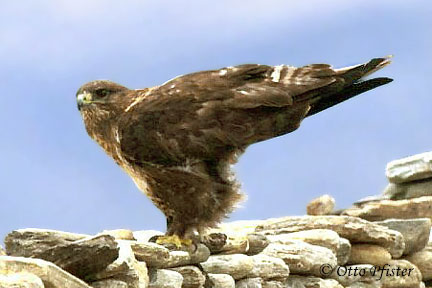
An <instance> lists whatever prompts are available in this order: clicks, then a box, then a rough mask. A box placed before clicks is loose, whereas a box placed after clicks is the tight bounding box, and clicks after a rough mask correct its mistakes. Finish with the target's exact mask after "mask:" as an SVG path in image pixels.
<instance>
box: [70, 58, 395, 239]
mask: <svg viewBox="0 0 432 288" xmlns="http://www.w3.org/2000/svg"><path fill="white" fill-rule="evenodd" d="M389 63H390V60H389V58H388V57H386V58H375V59H372V60H370V61H369V62H367V63H365V64H360V65H356V66H351V67H346V68H341V69H333V68H332V67H331V66H330V65H327V64H312V65H307V66H303V67H299V68H297V67H293V66H288V65H279V66H268V65H258V64H246V65H239V66H234V67H226V68H222V69H219V70H210V71H201V72H197V73H192V74H187V75H184V76H179V77H176V78H174V79H172V80H169V81H167V82H165V83H164V84H162V85H160V86H155V87H151V88H144V89H137V90H131V89H128V88H126V87H124V86H121V85H119V84H116V83H114V82H111V81H106V80H96V81H92V82H89V83H87V84H84V85H83V86H81V87H80V88H79V90H78V92H77V94H76V95H77V102H78V109H79V110H80V113H81V115H82V118H83V120H84V123H85V127H86V130H87V132H88V134H89V135H90V137H91V138H93V139H94V140H96V142H97V143H99V145H100V146H102V148H103V149H104V150H105V152H106V153H107V154H108V155H109V156H110V157H112V158H113V159H114V161H115V162H116V163H117V164H118V165H120V167H122V168H123V169H124V170H125V171H126V172H127V173H128V174H129V175H130V177H132V179H133V181H134V182H135V183H136V185H137V186H138V188H139V189H140V190H141V191H142V192H144V193H145V194H146V195H147V196H148V197H149V198H150V199H151V201H152V202H153V203H154V204H155V205H156V206H157V207H158V208H159V209H160V210H161V211H162V212H163V213H164V214H165V216H166V220H167V232H166V236H165V237H166V238H167V239H163V240H161V241H162V242H163V241H168V242H170V241H171V243H176V244H177V245H179V243H190V242H188V239H193V237H196V235H197V234H198V235H200V234H203V233H204V232H205V230H206V228H209V227H214V226H215V225H217V224H218V223H219V222H220V221H221V220H222V219H223V218H224V217H226V216H227V215H228V214H229V213H230V212H231V211H233V209H234V207H235V206H236V205H235V204H236V203H238V202H239V201H240V200H241V199H242V198H243V194H242V193H241V192H240V190H239V184H238V183H237V182H236V180H235V177H234V175H233V172H232V171H231V169H230V167H231V166H232V164H234V163H235V162H236V161H237V158H238V156H239V155H240V154H242V153H243V152H244V151H245V149H246V147H248V146H249V145H251V144H254V143H257V142H260V141H264V140H268V139H271V138H274V137H277V136H281V135H284V134H287V133H290V132H293V131H294V130H296V129H297V128H298V127H299V125H300V123H301V122H302V120H303V119H304V118H306V117H309V116H312V115H314V114H316V113H318V112H321V111H323V110H325V109H327V108H329V107H332V106H334V105H336V104H338V103H341V102H343V101H345V100H347V99H350V98H352V97H354V96H356V95H358V94H360V93H363V92H366V91H368V90H370V89H373V88H376V87H378V86H381V85H384V84H387V83H389V82H391V81H392V79H390V78H384V77H383V78H374V79H365V76H367V75H369V74H371V73H373V72H375V71H376V70H378V69H380V68H382V67H384V66H385V65H387V64H389ZM194 235H195V236H194ZM183 240H184V242H182V241H183ZM179 241H180V242H179Z"/></svg>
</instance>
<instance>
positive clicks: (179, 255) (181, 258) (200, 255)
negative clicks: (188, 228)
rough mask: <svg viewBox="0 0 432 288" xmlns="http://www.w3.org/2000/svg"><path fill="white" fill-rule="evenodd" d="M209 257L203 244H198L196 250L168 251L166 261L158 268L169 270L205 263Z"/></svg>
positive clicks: (207, 250) (208, 251)
mask: <svg viewBox="0 0 432 288" xmlns="http://www.w3.org/2000/svg"><path fill="white" fill-rule="evenodd" d="M209 256H210V250H209V249H208V248H207V247H206V246H205V245H203V244H198V245H197V247H196V250H195V251H193V252H188V251H170V252H169V258H168V260H167V261H166V262H165V263H164V264H163V266H162V267H159V268H170V267H178V266H185V265H191V264H198V263H201V262H204V261H206V260H207V259H208V258H209Z"/></svg>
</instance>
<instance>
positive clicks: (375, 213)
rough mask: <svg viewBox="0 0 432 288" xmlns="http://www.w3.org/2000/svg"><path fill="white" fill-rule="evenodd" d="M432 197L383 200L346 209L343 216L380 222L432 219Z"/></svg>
mask: <svg viewBox="0 0 432 288" xmlns="http://www.w3.org/2000/svg"><path fill="white" fill-rule="evenodd" d="M430 207H432V196H424V197H419V198H413V199H408V200H381V201H376V202H368V203H364V204H361V205H357V206H354V207H351V208H348V209H346V210H345V211H344V212H343V214H344V215H349V216H354V217H360V218H363V219H365V220H369V221H380V220H386V219H390V218H395V219H412V218H429V219H432V209H431V208H430Z"/></svg>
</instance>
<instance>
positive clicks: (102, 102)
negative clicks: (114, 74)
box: [76, 80, 129, 112]
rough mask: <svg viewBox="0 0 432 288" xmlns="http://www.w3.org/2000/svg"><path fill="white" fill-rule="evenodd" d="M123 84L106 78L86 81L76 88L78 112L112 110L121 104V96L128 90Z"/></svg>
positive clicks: (122, 100)
mask: <svg viewBox="0 0 432 288" xmlns="http://www.w3.org/2000/svg"><path fill="white" fill-rule="evenodd" d="M128 90H129V89H127V88H126V87H124V86H121V85H119V84H117V83H114V82H111V81H108V80H96V81H92V82H88V83H86V84H84V85H83V86H81V87H80V88H79V89H78V92H77V94H76V97H77V104H78V109H79V110H80V112H84V111H89V110H99V111H112V110H113V108H115V107H118V106H121V104H122V102H124V99H120V98H122V96H123V95H124V94H125V92H126V91H128Z"/></svg>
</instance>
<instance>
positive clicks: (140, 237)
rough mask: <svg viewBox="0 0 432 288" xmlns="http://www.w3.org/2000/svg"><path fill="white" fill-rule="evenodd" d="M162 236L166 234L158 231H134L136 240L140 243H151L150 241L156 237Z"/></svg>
mask: <svg viewBox="0 0 432 288" xmlns="http://www.w3.org/2000/svg"><path fill="white" fill-rule="evenodd" d="M162 235H164V233H163V232H161V231H157V230H140V231H133V236H134V238H135V239H136V240H137V241H138V242H140V243H145V242H149V241H150V239H152V238H155V237H156V236H162Z"/></svg>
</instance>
